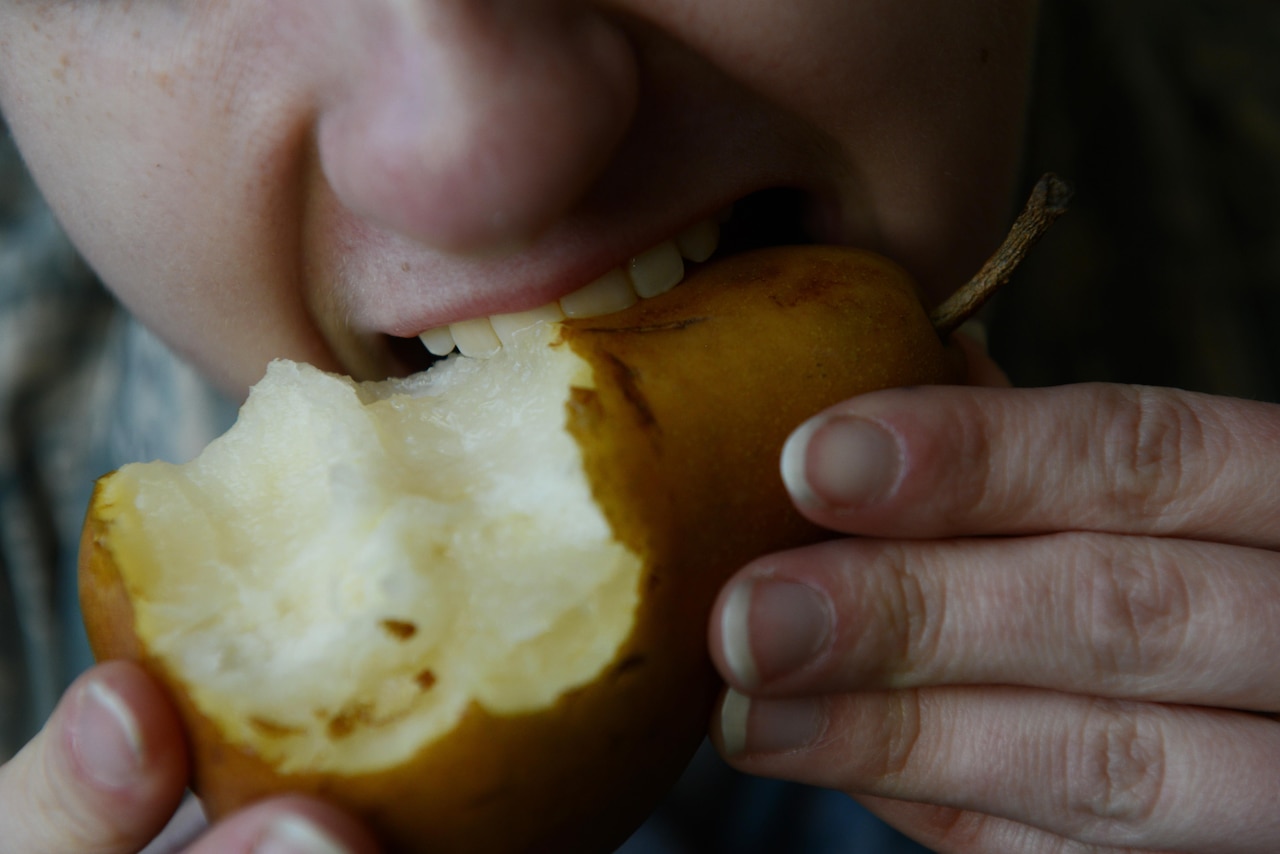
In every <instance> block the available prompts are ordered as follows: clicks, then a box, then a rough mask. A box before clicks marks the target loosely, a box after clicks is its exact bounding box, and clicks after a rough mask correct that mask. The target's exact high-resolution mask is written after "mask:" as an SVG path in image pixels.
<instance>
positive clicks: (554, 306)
mask: <svg viewBox="0 0 1280 854" xmlns="http://www.w3.org/2000/svg"><path fill="white" fill-rule="evenodd" d="M719 242H720V226H719V225H718V224H717V223H716V221H715V220H710V219H709V220H703V221H702V222H699V223H695V224H694V225H692V226H690V227H689V228H687V229H685V230H684V231H682V232H681V233H680V234H678V235H676V237H675V238H674V239H672V240H664V241H663V242H662V243H659V244H658V245H657V246H655V247H653V248H652V249H650V250H648V251H646V252H641V253H640V254H639V255H637V256H636V257H634V258H632V259H631V260H630V261H628V262H627V263H626V264H623V265H622V266H621V267H615V268H614V269H612V270H610V271H609V272H607V273H605V274H604V275H603V276H601V277H600V278H598V279H596V280H595V281H594V282H591V283H590V284H588V285H586V286H585V287H582V288H580V289H578V290H576V291H574V292H573V293H571V294H569V295H568V296H564V297H561V298H560V299H559V300H557V301H556V302H553V303H548V304H547V305H544V306H541V307H539V308H535V309H533V310H531V311H521V312H516V313H514V314H495V315H492V316H490V317H479V318H476V319H474V320H463V321H459V322H457V323H451V324H449V325H448V326H437V327H435V328H434V329H428V330H426V331H425V332H423V333H421V334H420V335H419V336H418V337H419V338H421V339H422V343H423V344H425V345H426V347H427V350H428V351H430V352H431V353H433V354H434V355H436V356H447V355H448V354H449V353H451V352H453V349H454V347H457V349H458V351H459V352H460V353H462V355H464V356H473V357H478V358H484V357H486V356H492V355H493V354H494V353H496V352H498V351H499V350H501V349H502V345H503V342H504V341H510V340H511V336H512V335H513V334H514V333H515V332H517V331H518V330H520V329H524V328H526V327H529V326H532V325H534V324H535V323H543V322H547V321H551V322H554V321H557V320H562V319H564V318H566V317H599V316H600V315H602V314H612V313H614V312H615V311H622V310H623V309H624V308H627V307H628V306H630V305H632V304H633V303H635V301H636V300H637V299H641V298H643V299H648V298H649V297H656V296H658V295H659V294H663V293H666V292H667V291H669V290H671V289H672V288H674V287H675V286H676V285H678V284H680V281H681V280H682V279H683V278H684V262H685V260H689V261H694V262H701V261H705V260H707V259H708V258H710V257H711V255H712V253H714V252H715V251H716V245H717V244H718V243H719Z"/></svg>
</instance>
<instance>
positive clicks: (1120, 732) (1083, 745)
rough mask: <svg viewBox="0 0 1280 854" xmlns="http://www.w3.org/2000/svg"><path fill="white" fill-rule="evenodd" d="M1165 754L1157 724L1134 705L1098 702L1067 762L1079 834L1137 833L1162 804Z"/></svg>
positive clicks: (1070, 808)
mask: <svg viewBox="0 0 1280 854" xmlns="http://www.w3.org/2000/svg"><path fill="white" fill-rule="evenodd" d="M1165 755H1166V748H1165V744H1164V739H1163V736H1162V733H1161V732H1160V729H1159V727H1158V726H1157V725H1156V724H1155V723H1154V722H1151V721H1146V720H1144V719H1142V718H1141V717H1140V716H1139V715H1138V714H1136V713H1135V710H1134V708H1133V705H1132V704H1126V703H1121V702H1117V701H1109V700H1097V701H1095V702H1094V703H1093V704H1092V708H1091V709H1090V710H1089V712H1088V714H1086V715H1085V717H1084V719H1083V721H1082V723H1081V725H1080V727H1079V729H1078V731H1077V732H1076V733H1075V734H1074V736H1073V737H1072V738H1070V739H1069V741H1068V756H1067V761H1066V764H1065V767H1066V771H1067V773H1066V785H1065V801H1066V803H1065V808H1066V811H1067V815H1068V816H1070V817H1071V819H1072V820H1073V821H1074V822H1075V823H1076V824H1077V825H1078V827H1077V830H1078V831H1079V833H1080V835H1081V836H1082V837H1085V838H1087V837H1088V836H1105V837H1106V838H1111V839H1115V838H1123V837H1125V836H1132V837H1136V836H1138V834H1139V832H1140V831H1141V830H1142V829H1143V828H1144V827H1145V826H1146V825H1149V824H1150V823H1151V822H1152V819H1153V817H1154V816H1155V814H1156V812H1157V809H1158V807H1159V804H1160V797H1161V792H1162V790H1163V787H1164V779H1165ZM1126 831H1128V832H1127V833H1126Z"/></svg>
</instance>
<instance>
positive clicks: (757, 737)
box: [720, 688, 827, 757]
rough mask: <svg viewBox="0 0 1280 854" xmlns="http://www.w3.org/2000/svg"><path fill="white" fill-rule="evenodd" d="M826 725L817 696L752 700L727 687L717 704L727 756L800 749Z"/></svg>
mask: <svg viewBox="0 0 1280 854" xmlns="http://www.w3.org/2000/svg"><path fill="white" fill-rule="evenodd" d="M826 729H827V715H826V709H825V707H824V706H823V704H822V700H820V699H800V700H761V699H755V700H752V699H749V698H747V697H746V696H744V695H742V694H739V693H738V692H737V691H735V690H733V689H732V688H730V689H729V690H728V691H726V692H725V696H724V700H723V701H722V702H721V704H720V742H721V745H722V748H723V750H724V754H725V756H727V757H733V756H741V755H742V754H744V753H785V752H787V751H791V750H799V749H802V748H805V747H808V746H810V745H812V744H814V743H815V742H816V741H818V739H820V738H822V736H823V734H824V733H825V732H826Z"/></svg>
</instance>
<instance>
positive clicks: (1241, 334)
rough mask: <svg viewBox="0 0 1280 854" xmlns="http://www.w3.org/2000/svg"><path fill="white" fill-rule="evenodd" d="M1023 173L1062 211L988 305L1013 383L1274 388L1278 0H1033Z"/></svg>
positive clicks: (1262, 393)
mask: <svg viewBox="0 0 1280 854" xmlns="http://www.w3.org/2000/svg"><path fill="white" fill-rule="evenodd" d="M1042 14H1043V27H1042V30H1043V32H1042V45H1041V54H1040V60H1039V64H1038V71H1037V80H1036V84H1035V90H1034V92H1033V96H1032V100H1031V118H1030V123H1029V128H1028V142H1029V150H1028V155H1027V162H1026V167H1025V171H1026V176H1025V179H1024V182H1023V184H1024V188H1029V187H1030V185H1031V183H1033V182H1034V180H1035V177H1037V176H1038V175H1039V174H1040V173H1041V172H1043V171H1047V170H1052V171H1055V172H1057V173H1059V174H1061V175H1062V176H1063V177H1065V178H1066V179H1068V181H1069V182H1070V183H1071V184H1072V185H1073V186H1074V188H1075V190H1076V195H1075V198H1074V200H1073V202H1072V207H1071V210H1070V212H1069V213H1068V214H1067V215H1066V216H1065V217H1064V218H1062V219H1061V220H1059V221H1058V224H1057V225H1055V226H1054V228H1053V230H1052V231H1051V233H1050V234H1049V236H1048V237H1046V238H1045V240H1044V241H1043V242H1042V243H1041V244H1040V245H1039V246H1038V247H1037V248H1036V249H1035V250H1034V251H1033V253H1032V255H1031V257H1030V259H1028V261H1027V262H1026V264H1025V265H1024V267H1023V268H1022V269H1021V270H1020V272H1019V274H1018V275H1017V276H1016V277H1015V279H1014V281H1013V282H1012V283H1010V285H1009V286H1007V287H1006V289H1005V290H1004V291H1003V292H1002V293H1001V294H1000V295H999V296H998V297H997V298H996V301H995V303H994V305H993V306H992V307H991V309H990V310H989V312H988V314H987V317H986V319H987V321H988V322H989V324H990V338H991V350H992V354H993V355H994V356H995V357H996V358H997V360H998V361H1000V362H1001V364H1002V365H1003V366H1004V367H1005V368H1006V370H1007V371H1008V372H1009V374H1010V376H1011V378H1012V379H1013V381H1014V382H1015V384H1018V385H1051V384H1058V383H1064V382H1075V381H1082V380H1102V381H1114V382H1137V383H1150V384H1158V385H1170V386H1177V387H1182V388H1187V389H1193V390H1199V391H1207V392H1214V393H1220V394H1231V395H1236V396H1241V397H1249V398H1257V399H1265V400H1272V401H1276V400H1280V347H1278V346H1277V345H1276V343H1275V336H1276V334H1277V331H1280V199H1278V198H1277V196H1278V190H1280V3H1277V2H1275V0H1253V1H1252V2H1246V0H1235V2H1232V0H1214V1H1213V2H1188V0H1046V2H1045V3H1044V6H1043V12H1042Z"/></svg>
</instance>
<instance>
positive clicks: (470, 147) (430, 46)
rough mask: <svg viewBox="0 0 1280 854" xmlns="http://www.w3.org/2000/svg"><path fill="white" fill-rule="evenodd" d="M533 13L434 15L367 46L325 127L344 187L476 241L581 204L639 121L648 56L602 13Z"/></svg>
mask: <svg viewBox="0 0 1280 854" xmlns="http://www.w3.org/2000/svg"><path fill="white" fill-rule="evenodd" d="M470 5H471V6H475V7H479V6H484V5H487V4H470ZM519 5H523V4H519ZM433 8H434V7H433ZM469 8H470V7H469ZM462 14H463V13H461V12H456V13H454V14H453V17H454V18H458V17H461V15H462ZM533 14H534V13H532V12H530V13H527V16H526V17H528V18H530V20H521V21H501V22H494V21H489V20H487V19H486V20H473V19H471V18H468V19H466V20H461V21H459V20H453V18H450V19H449V20H447V21H443V22H440V21H434V20H433V21H431V22H429V25H426V26H419V27H417V28H415V33H416V34H411V35H405V34H398V35H397V36H395V37H394V38H392V39H390V42H389V45H388V46H387V48H386V49H384V50H383V51H381V52H380V53H378V54H377V55H375V56H368V57H365V58H364V62H365V64H366V65H365V67H362V68H361V69H358V70H359V72H360V74H359V76H358V78H357V79H356V81H355V83H354V84H353V85H352V86H351V87H350V89H349V91H348V92H346V93H345V95H344V97H342V98H340V99H337V100H336V101H335V102H334V103H332V104H331V105H330V106H329V108H328V109H327V110H325V111H324V112H323V113H322V115H321V119H320V125H319V128H318V130H319V146H320V157H321V164H322V166H323V169H324V171H325V175H326V177H327V179H328V180H329V182H330V184H331V185H332V187H333V189H334V192H335V194H336V195H337V196H338V198H339V199H341V200H342V202H343V203H344V204H345V205H346V206H347V207H349V208H350V209H352V210H353V211H354V212H356V213H357V214H359V215H361V216H363V217H367V218H368V219H370V220H372V221H374V222H377V223H378V224H380V225H382V226H384V227H387V228H391V229H394V230H396V231H398V232H401V233H403V234H405V235H407V236H409V237H412V238H414V239H416V240H420V241H422V242H425V243H427V244H429V245H432V246H433V247H435V248H439V249H443V250H446V251H453V252H468V253H471V252H486V253H487V252H493V251H495V250H503V249H507V248H509V247H510V246H512V245H519V244H521V243H524V242H527V241H529V240H532V239H533V238H535V237H536V236H537V235H538V234H539V233H541V232H542V231H543V230H545V229H546V228H548V227H550V226H551V225H552V224H553V223H554V222H555V221H556V220H557V219H558V218H559V217H561V216H562V215H563V214H564V213H565V212H566V211H567V210H569V209H570V208H571V207H572V206H573V204H574V203H575V202H576V201H577V200H578V199H580V198H581V197H582V195H583V194H584V193H585V192H586V191H587V190H588V188H589V187H590V186H591V185H592V184H593V183H594V181H595V180H596V178H597V176H598V175H599V172H600V171H601V170H602V169H603V168H604V166H605V165H606V164H607V163H608V161H609V160H610V159H611V157H612V156H613V153H614V151H615V150H616V148H617V146H618V145H619V143H620V142H621V140H622V138H623V136H624V134H625V133H626V131H627V129H628V127H629V125H630V121H631V117H632V114H633V112H634V109H635V103H636V89H637V80H636V76H637V72H636V63H635V59H634V57H633V56H632V50H631V47H630V43H629V41H628V40H627V39H626V37H625V36H624V35H623V34H622V33H621V32H620V31H618V30H617V29H616V28H614V27H613V26H612V25H611V24H609V23H608V22H605V21H603V20H602V19H599V18H597V17H590V18H588V17H583V16H578V17H576V18H574V19H573V20H571V21H570V20H559V19H556V20H554V21H545V20H532V17H533Z"/></svg>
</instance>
